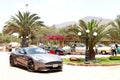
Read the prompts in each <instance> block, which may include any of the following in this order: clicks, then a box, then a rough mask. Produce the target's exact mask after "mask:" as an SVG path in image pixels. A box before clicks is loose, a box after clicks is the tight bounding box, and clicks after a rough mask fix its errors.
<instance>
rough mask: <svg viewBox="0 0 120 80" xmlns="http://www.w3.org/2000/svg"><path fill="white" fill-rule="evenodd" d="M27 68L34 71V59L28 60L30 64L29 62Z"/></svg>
mask: <svg viewBox="0 0 120 80" xmlns="http://www.w3.org/2000/svg"><path fill="white" fill-rule="evenodd" d="M27 69H28V71H30V72H33V71H34V62H33V60H31V59H30V60H28V64H27Z"/></svg>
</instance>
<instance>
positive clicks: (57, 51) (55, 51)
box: [48, 47, 65, 55]
mask: <svg viewBox="0 0 120 80" xmlns="http://www.w3.org/2000/svg"><path fill="white" fill-rule="evenodd" d="M48 52H49V53H50V54H57V55H65V50H63V49H62V48H60V47H51V48H50V49H48Z"/></svg>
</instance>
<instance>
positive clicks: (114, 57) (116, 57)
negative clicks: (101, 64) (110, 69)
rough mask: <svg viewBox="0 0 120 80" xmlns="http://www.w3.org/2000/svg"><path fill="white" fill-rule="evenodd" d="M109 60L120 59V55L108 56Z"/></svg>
mask: <svg viewBox="0 0 120 80" xmlns="http://www.w3.org/2000/svg"><path fill="white" fill-rule="evenodd" d="M109 59H110V60H120V56H110V57H109Z"/></svg>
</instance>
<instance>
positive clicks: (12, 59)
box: [10, 56, 15, 66]
mask: <svg viewBox="0 0 120 80" xmlns="http://www.w3.org/2000/svg"><path fill="white" fill-rule="evenodd" d="M10 66H15V62H14V58H13V57H12V56H10Z"/></svg>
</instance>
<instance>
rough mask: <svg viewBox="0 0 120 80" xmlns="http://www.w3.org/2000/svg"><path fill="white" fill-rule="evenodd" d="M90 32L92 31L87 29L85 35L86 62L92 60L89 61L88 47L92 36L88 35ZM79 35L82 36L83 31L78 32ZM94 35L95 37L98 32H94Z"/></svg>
mask: <svg viewBox="0 0 120 80" xmlns="http://www.w3.org/2000/svg"><path fill="white" fill-rule="evenodd" d="M89 32H90V31H89V30H86V35H85V36H83V37H84V38H85V41H86V50H85V61H84V63H85V64H90V62H89V49H88V44H89V38H90V37H89V36H88V34H89ZM78 36H81V32H78ZM93 36H94V37H95V36H97V32H94V33H93Z"/></svg>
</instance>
